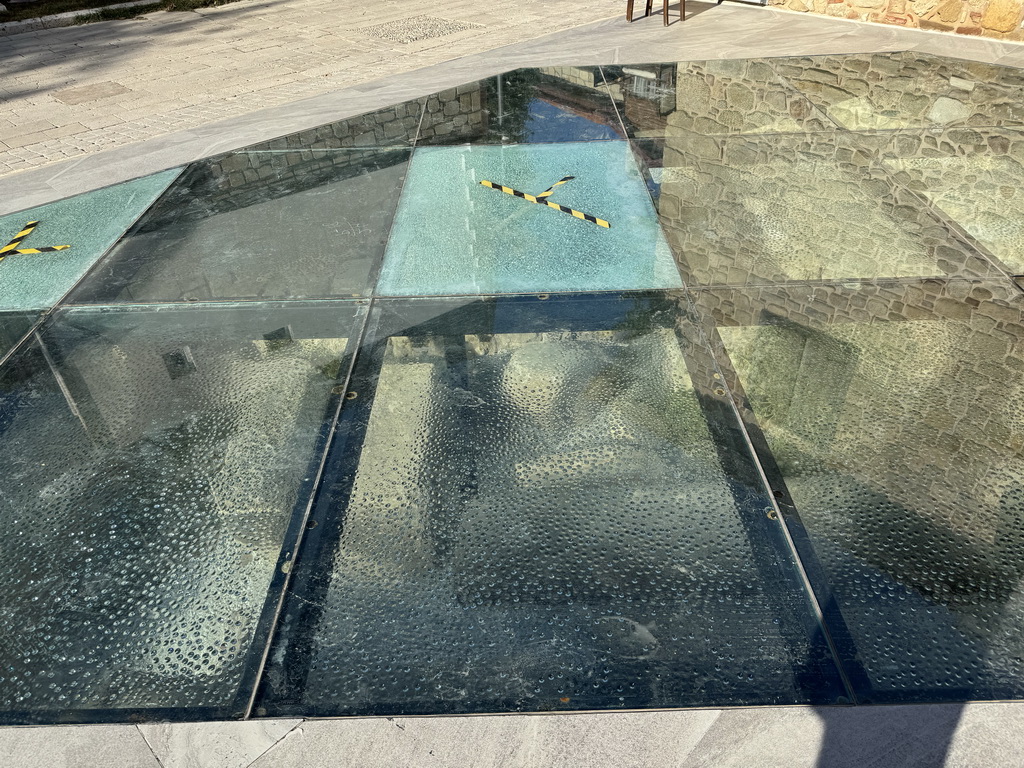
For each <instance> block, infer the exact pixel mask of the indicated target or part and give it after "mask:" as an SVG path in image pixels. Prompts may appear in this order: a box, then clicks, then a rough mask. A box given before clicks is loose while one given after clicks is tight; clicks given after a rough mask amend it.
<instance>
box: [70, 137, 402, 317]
mask: <svg viewBox="0 0 1024 768" xmlns="http://www.w3.org/2000/svg"><path fill="white" fill-rule="evenodd" d="M408 160H409V150H401V149H399V150H380V151H377V150H371V151H357V150H338V151H333V150H331V151H302V152H261V153H250V152H240V153H237V154H233V155H227V156H225V157H222V158H220V159H217V160H210V161H206V162H202V163H198V164H196V165H194V166H192V167H191V168H189V170H188V171H186V172H185V174H184V175H183V176H182V178H181V179H179V181H178V182H177V183H176V184H175V185H174V186H173V187H172V188H171V189H170V190H168V192H167V194H166V195H164V197H163V198H162V199H161V200H160V202H159V203H158V204H157V205H156V206H154V207H153V208H152V209H151V210H150V211H149V213H148V214H147V215H146V216H145V218H144V219H143V220H142V221H140V222H139V224H138V225H137V226H136V227H135V228H134V229H133V230H132V231H131V232H130V233H129V234H128V235H127V236H126V237H125V238H124V239H123V240H122V241H121V242H120V243H119V244H118V245H117V247H116V248H115V249H114V250H113V252H112V253H111V254H110V255H109V256H108V257H107V259H106V261H105V262H104V263H103V265H102V267H101V268H99V269H97V270H95V271H94V272H93V274H92V275H90V276H89V278H88V279H87V280H86V281H85V282H84V283H83V285H82V286H81V287H80V288H79V290H78V291H76V293H75V294H74V295H73V296H72V298H71V300H72V301H74V302H101V303H106V302H117V301H135V302H149V301H181V300H185V301H195V300H210V299H214V300H216V299H225V298H246V299H249V298H259V299H294V298H309V297H323V296H354V295H361V294H364V293H367V292H368V290H369V285H370V282H369V281H370V279H371V276H372V274H373V270H374V268H375V266H376V264H377V262H378V260H379V258H380V256H381V255H382V254H383V252H384V245H385V243H386V242H387V236H388V230H389V229H390V226H391V220H392V218H393V217H394V214H395V207H396V205H397V204H398V196H399V193H400V192H401V189H402V182H403V180H404V178H405V169H406V166H407V165H408Z"/></svg>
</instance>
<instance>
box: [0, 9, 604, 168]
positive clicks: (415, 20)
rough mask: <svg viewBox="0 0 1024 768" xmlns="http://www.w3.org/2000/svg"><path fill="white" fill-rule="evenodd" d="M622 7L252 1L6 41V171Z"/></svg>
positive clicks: (529, 35) (2, 94) (1, 142)
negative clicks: (439, 5) (438, 5)
mask: <svg viewBox="0 0 1024 768" xmlns="http://www.w3.org/2000/svg"><path fill="white" fill-rule="evenodd" d="M622 5H623V4H622V3H620V2H618V1H617V0H573V2H571V3H570V2H565V1H564V0H563V1H561V2H559V1H558V0H555V1H554V2H552V1H551V0H545V1H544V2H541V1H540V0H488V2H486V3H481V2H469V0H456V2H452V3H446V4H444V6H441V7H437V6H434V5H433V4H432V3H430V2H427V0H378V2H375V3H372V4H371V3H362V2H355V0H269V1H268V0H243V2H239V3H234V4H231V5H226V6H222V7H220V8H210V9H203V10H200V11H197V12H191V13H168V12H164V11H160V12H155V13H151V14H149V15H147V16H143V17H140V18H137V19H131V20H126V21H114V22H102V23H97V24H90V25H86V26H79V27H66V28H61V29H50V30H39V31H35V32H28V33H24V34H19V35H13V36H10V37H6V38H2V43H0V48H2V50H3V51H4V57H3V64H2V66H0V101H2V102H3V105H4V108H3V112H2V115H0V176H4V175H7V174H10V173H14V172H16V171H23V170H27V169H30V168H36V167H39V166H42V165H46V164H48V163H52V162H56V161H59V160H64V159H66V158H69V157H78V156H82V155H85V154H89V153H93V152H98V151H101V150H105V149H112V148H115V147H120V146H124V145H126V144H131V143H133V142H138V141H143V140H145V139H149V138H153V137H155V136H160V135H163V134H167V133H171V132H173V131H179V130H185V129H188V128H193V127H196V126H198V125H201V124H205V123H210V122H214V121H216V120H220V119H224V118H227V117H234V116H237V115H242V114H246V113H248V112H252V111H254V110H257V109H262V108H265V107H270V106H277V105H281V104H285V103H288V102H292V101H296V100H298V99H302V98H305V97H309V96H315V95H318V94H321V93H326V92H329V91H334V90H337V89H339V88H344V87H350V86H353V85H357V84H359V83H364V82H368V81H371V80H376V79H380V78H381V77H384V76H385V75H390V74H396V73H400V72H408V71H411V70H414V69H418V68H420V67H424V66H428V65H431V64H437V63H439V62H442V61H446V60H449V59H453V58H456V57H458V56H464V55H469V54H473V53H478V52H480V51H486V50H490V49H493V48H497V47H499V46H503V45H509V44H512V43H518V42H522V41H525V40H530V39H533V38H536V37H539V36H541V35H545V34H548V33H551V32H557V31H560V30H565V29H569V28H572V27H577V26H580V25H583V24H586V23H589V22H592V21H595V20H597V19H601V18H606V17H609V16H613V15H618V14H619V13H621V11H622V8H621V7H620V6H622Z"/></svg>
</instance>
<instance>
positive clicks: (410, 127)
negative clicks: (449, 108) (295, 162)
mask: <svg viewBox="0 0 1024 768" xmlns="http://www.w3.org/2000/svg"><path fill="white" fill-rule="evenodd" d="M424 103H425V100H424V99H414V100H412V101H406V102H403V103H401V104H395V105H393V106H390V107H385V108H383V109H378V110H377V111H375V112H368V113H366V114H365V115H356V116H354V117H349V118H346V119H344V120H337V121H335V122H333V123H327V124H326V125H318V126H316V127H313V128H307V129H306V130H303V131H297V132H295V133H289V134H288V135H287V136H279V137H278V138H276V139H271V140H270V141H261V142H259V143H258V144H252V145H251V146H248V147H246V148H245V150H246V151H249V152H266V151H281V150H286V151H290V150H300V151H307V150H313V149H381V148H386V147H409V146H411V145H412V144H413V142H414V141H415V140H416V132H417V131H418V130H419V125H420V120H421V119H422V116H423V105H424Z"/></svg>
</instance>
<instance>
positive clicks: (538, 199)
mask: <svg viewBox="0 0 1024 768" xmlns="http://www.w3.org/2000/svg"><path fill="white" fill-rule="evenodd" d="M573 178H575V177H574V176H566V177H565V178H564V179H562V180H561V181H559V182H557V183H555V184H552V185H551V187H549V188H548V189H546V190H545V191H543V192H541V193H540V194H539V195H529V194H527V193H526V192H520V191H519V190H518V189H512V187H505V186H502V185H501V184H495V183H494V182H493V181H486V180H485V181H481V182H480V184H482V185H483V186H485V187H490V188H491V189H496V190H498V191H499V192H504V193H505V194H506V195H514V196H515V197H521V198H522V199H523V200H525V201H526V202H528V203H536V204H537V205H546V206H547V207H548V208H554V209H555V210H556V211H561V212H562V213H568V214H569V215H570V216H574V217H575V218H577V219H582V220H583V221H589V222H590V223H591V224H597V226H599V227H604V228H605V229H611V228H612V225H611V224H609V223H608V222H607V221H605V220H604V219H599V218H597V216H591V215H590V214H589V213H583V211H577V210H574V209H572V208H569V207H567V206H564V205H559V204H558V203H552V202H551V201H550V200H548V199H546V198H547V196H548V195H550V194H551V192H552V190H554V188H555V187H557V186H559V185H560V184H565V182H567V181H569V180H570V179H573Z"/></svg>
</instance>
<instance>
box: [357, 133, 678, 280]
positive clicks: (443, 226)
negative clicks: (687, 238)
mask: <svg viewBox="0 0 1024 768" xmlns="http://www.w3.org/2000/svg"><path fill="white" fill-rule="evenodd" d="M569 177H572V178H571V179H570V178H569ZM566 179H569V180H566ZM563 181H564V182H565V183H561V182H563ZM484 182H488V183H489V184H491V185H494V186H500V187H505V188H506V189H508V190H509V193H504V192H502V191H501V190H500V189H496V188H493V187H492V188H488V186H485V185H484ZM513 190H514V191H516V192H519V193H520V196H518V197H517V196H516V195H515V194H511V191H513ZM546 190H550V194H549V196H548V197H543V194H544V193H545V191H546ZM522 193H525V194H527V195H531V196H533V197H534V198H538V197H540V202H543V201H548V202H549V203H552V204H556V205H559V206H562V207H563V210H556V209H555V208H552V207H550V206H549V205H544V204H540V202H531V201H530V200H528V199H524V198H523V197H522ZM572 211H576V213H572ZM583 214H588V215H590V217H591V218H592V219H598V220H600V221H603V222H604V223H605V224H607V225H608V226H603V225H602V224H601V223H600V222H597V223H595V222H594V221H588V220H586V219H585V218H583ZM679 286H681V283H680V280H679V273H678V271H677V269H676V267H675V264H674V263H673V261H672V256H671V253H670V251H669V248H668V244H667V243H666V242H665V238H664V236H663V235H662V233H661V229H660V227H659V226H658V222H657V217H656V216H655V215H654V209H653V207H652V206H651V198H650V195H649V194H648V192H647V189H646V187H645V186H644V183H643V180H642V179H641V177H640V173H639V171H638V170H637V167H636V163H635V161H634V160H633V156H632V153H631V152H630V149H629V145H628V143H627V142H612V141H594V142H576V143H565V144H543V145H529V144H521V145H516V146H508V147H487V146H473V147H424V148H420V149H417V150H416V157H415V160H414V161H413V163H412V167H411V169H410V171H409V180H408V183H407V184H406V187H405V190H404V192H403V194H402V202H401V204H400V206H399V213H398V217H397V220H396V223H395V227H394V230H393V231H392V234H391V238H390V241H389V243H388V249H387V253H386V255H385V257H384V266H383V268H382V270H381V278H380V283H379V285H378V287H377V293H378V294H379V295H384V296H396V295H397V296H400V295H429V294H487V293H523V292H534V291H544V292H557V291H595V290H627V289H653V288H677V287H679Z"/></svg>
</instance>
